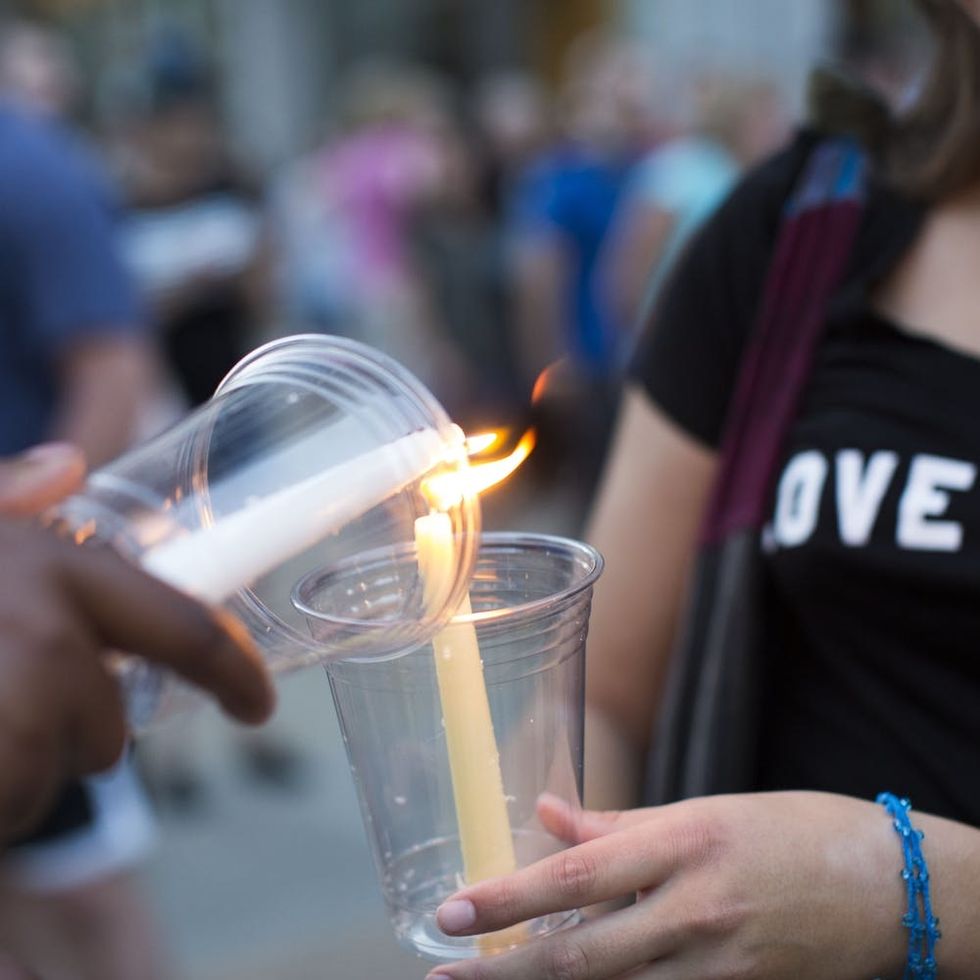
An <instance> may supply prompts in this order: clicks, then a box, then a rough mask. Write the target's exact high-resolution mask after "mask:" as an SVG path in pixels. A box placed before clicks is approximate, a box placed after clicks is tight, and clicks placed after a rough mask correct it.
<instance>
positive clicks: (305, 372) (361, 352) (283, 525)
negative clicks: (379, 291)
mask: <svg viewBox="0 0 980 980" xmlns="http://www.w3.org/2000/svg"><path fill="white" fill-rule="evenodd" d="M466 466H467V456H466V448H465V438H464V436H463V433H462V432H461V431H460V430H459V429H458V428H457V427H456V426H455V425H453V424H452V422H451V421H450V419H449V418H448V416H447V415H446V413H445V411H444V410H443V409H442V407H441V406H440V405H439V403H438V402H437V401H436V400H435V398H434V397H433V396H432V395H431V394H430V393H429V392H428V390H427V389H426V388H425V387H424V386H423V385H422V384H421V383H420V382H419V381H418V380H417V379H416V378H414V377H413V376H412V375H411V374H409V373H408V372H407V371H406V370H405V369H404V368H402V367H401V366H400V365H398V364H396V363H395V362H394V361H392V360H391V359H390V358H388V357H385V355H383V354H381V353H380V352H378V351H375V350H372V349H370V348H368V347H365V346H364V345H362V344H356V343H354V342H352V341H348V340H342V339H340V338H336V337H326V336H320V335H305V336H299V337H289V338H284V339H282V340H278V341H275V342H273V343H271V344H267V345H266V346H265V347H262V348H260V349H259V350H257V351H255V352H254V353H252V354H250V355H249V356H248V357H246V358H245V359H244V360H243V361H242V362H241V363H240V364H238V365H237V366H236V367H235V368H234V370H233V371H232V372H231V373H230V374H229V375H228V377H227V378H226V379H225V380H224V381H223V382H222V384H221V386H220V387H219V389H218V391H217V392H216V394H215V396H214V398H212V399H211V400H210V401H209V402H207V403H206V404H205V405H202V406H201V407H200V408H198V409H197V410H196V411H195V412H193V413H192V414H191V415H189V416H188V417H187V418H185V419H184V420H183V421H181V422H180V423H178V424H177V425H175V426H174V427H173V428H171V429H168V430H167V431H166V432H163V433H161V434H160V435H158V436H157V437H155V438H154V439H152V440H151V441H150V442H148V443H146V444H144V445H142V446H139V447H137V448H135V449H134V450H132V451H131V452H129V453H127V454H126V455H124V456H122V457H120V458H119V459H117V460H115V461H114V462H112V463H110V464H109V465H108V466H105V467H104V468H103V469H101V470H99V471H97V472H95V473H93V474H92V475H91V477H90V478H89V480H88V482H87V484H86V485H85V487H84V488H83V490H82V491H81V492H80V493H78V494H76V495H75V496H73V497H70V498H69V499H68V500H66V501H64V502H63V503H62V504H60V505H59V507H58V508H57V512H56V513H55V515H54V520H55V521H56V525H57V526H58V527H59V528H60V529H61V530H62V532H63V533H66V534H69V535H71V536H72V537H74V538H75V540H76V541H78V542H79V543H84V542H87V541H92V540H100V541H104V542H108V543H110V544H112V545H113V546H114V547H116V548H117V549H118V550H119V551H121V552H122V553H124V554H126V555H128V556H129V557H131V558H132V559H133V560H134V561H136V562H138V563H139V564H141V565H142V566H143V567H144V568H145V569H146V570H147V571H149V572H151V573H153V574H155V575H157V576H159V577H160V578H162V579H164V580H165V581H167V582H170V583H171V584H173V585H176V586H177V587H178V588H181V589H184V590H185V591H187V592H190V593H191V594H193V595H196V596H198V597H199V598H202V599H205V600H208V601H210V602H213V603H222V604H224V605H225V606H226V607H227V608H228V609H229V610H230V611H231V612H232V613H234V615H235V616H236V617H237V618H238V619H239V620H240V621H241V622H242V623H243V624H244V625H245V626H246V627H247V629H248V630H249V632H250V633H251V635H252V637H253V639H254V641H255V643H256V645H257V647H258V648H259V650H260V651H261V653H262V655H263V657H264V658H265V660H266V662H267V664H268V665H269V667H270V669H271V670H273V671H274V672H285V671H288V670H294V669H297V668H299V667H303V666H307V665H309V664H312V663H316V662H318V661H320V660H322V659H324V658H327V657H330V656H342V655H345V654H348V655H349V654H351V653H352V652H355V651H356V652H357V653H358V654H359V655H383V654H386V653H390V652H391V651H393V650H397V649H403V648H404V647H405V646H406V645H407V644H409V643H418V642H421V641H422V640H425V639H426V638H427V637H430V636H431V635H432V634H433V632H434V631H435V630H436V629H437V628H438V627H439V626H440V625H441V624H442V623H444V622H445V621H446V620H447V619H448V618H449V617H450V616H451V615H452V612H453V609H455V608H456V607H455V605H454V597H453V596H452V595H451V594H449V595H448V596H447V599H448V601H447V602H446V603H444V604H443V605H442V606H438V605H436V606H433V605H432V604H431V603H427V602H425V601H424V596H423V589H422V585H421V583H420V581H419V580H418V578H417V576H415V577H413V576H411V575H408V574H406V575H403V576H402V577H401V579H400V589H399V590H398V591H390V592H389V593H388V595H387V596H386V602H385V605H384V607H383V608H377V609H373V610H371V611H370V615H368V616H366V617H365V618H358V617H350V618H349V619H348V620H347V621H346V622H344V623H343V624H337V628H336V629H335V630H333V631H332V633H331V635H330V637H329V641H328V642H325V643H322V644H320V643H317V642H315V641H314V639H313V638H312V637H311V636H310V633H309V631H308V630H307V629H306V625H305V623H304V621H303V619H302V617H301V616H300V615H299V614H298V613H297V612H296V610H295V609H294V608H293V606H292V603H291V601H290V595H291V590H292V587H293V585H294V583H295V582H296V580H297V579H298V578H300V577H301V576H302V575H304V574H305V573H306V572H307V571H309V570H310V569H311V568H317V567H320V566H322V565H323V564H326V563H336V562H339V561H343V560H345V559H347V558H349V557H351V556H354V555H358V554H361V553H363V552H364V551H366V550H369V549H375V550H380V551H386V552H390V553H391V554H396V553H398V549H399V548H402V547H403V546H404V545H405V544H406V543H410V542H411V541H412V540H413V531H414V527H415V521H416V519H418V518H419V517H420V516H422V515H427V514H430V513H432V512H433V510H436V511H439V512H440V513H441V514H442V515H443V517H444V518H445V519H446V520H448V521H449V522H450V524H451V526H452V530H453V542H454V545H455V548H454V550H453V552H452V555H451V572H450V577H451V579H452V588H451V589H450V590H449V591H450V593H452V592H455V601H458V599H459V597H460V596H461V595H462V594H463V593H464V592H465V589H466V583H467V581H468V579H469V575H470V572H471V570H472V567H473V558H474V555H475V552H476V540H477V538H478V535H479V504H478V501H477V499H476V498H475V497H472V496H470V497H460V498H459V499H458V500H457V499H454V500H451V501H449V502H447V503H446V504H445V505H440V504H439V502H437V501H436V502H434V501H433V500H432V499H430V496H431V495H427V493H426V487H427V481H429V480H430V479H431V478H433V477H436V476H442V475H449V476H453V475H455V474H458V473H461V472H464V471H465V469H466ZM117 669H118V672H119V675H120V677H121V680H122V683H123V688H124V692H125V695H126V700H127V706H128V709H129V714H130V721H131V723H132V725H133V726H134V727H135V728H137V729H139V728H143V727H146V726H147V725H150V724H152V723H155V722H157V721H159V720H162V719H163V718H165V717H167V716H168V715H169V714H173V713H175V712H176V711H177V710H181V709H183V708H186V707H187V706H189V705H190V704H194V703H196V701H195V695H194V693H193V692H192V691H191V689H190V688H189V687H187V686H186V685H183V684H180V683H178V682H176V680H175V679H174V678H173V677H172V676H171V675H169V674H168V673H167V672H165V671H162V670H159V669H157V668H154V667H151V666H150V665H148V664H146V663H144V662H142V661H139V660H136V659H132V658H126V659H120V660H119V661H118V663H117Z"/></svg>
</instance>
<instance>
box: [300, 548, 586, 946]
mask: <svg viewBox="0 0 980 980" xmlns="http://www.w3.org/2000/svg"><path fill="white" fill-rule="evenodd" d="M421 549H422V543H421V538H420V539H419V546H418V552H415V551H411V550H407V551H406V553H405V554H404V555H402V556H400V557H399V558H398V559H397V560H396V562H395V565H394V567H393V566H392V565H391V562H390V556H377V559H376V560H373V561H372V560H371V559H370V558H369V557H368V556H365V557H364V559H362V560H360V561H358V562H356V563H348V564H346V565H341V566H337V567H334V568H331V569H326V570H320V571H314V572H313V573H311V574H310V575H308V576H307V577H306V578H305V579H303V580H302V581H301V582H300V583H299V585H298V586H297V588H296V592H295V596H294V601H295V603H296V605H297V608H299V609H301V610H302V611H303V613H304V615H306V617H307V620H308V622H309V627H310V630H311V632H312V634H313V635H314V636H318V635H320V636H325V637H327V636H330V635H331V634H332V632H333V630H335V629H336V628H337V624H338V623H341V624H342V623H344V622H347V621H349V620H358V619H363V618H365V617H366V616H368V615H369V614H370V613H369V610H370V609H373V608H379V607H381V608H383V607H384V605H385V602H386V595H387V592H388V591H389V590H390V589H392V588H395V589H396V590H397V585H393V582H396V581H397V579H398V577H399V576H400V575H401V574H406V575H410V574H412V572H411V569H412V568H414V566H416V564H417V563H418V561H419V559H421V558H423V557H424V556H423V555H422V554H421V553H420V552H421ZM423 564H424V562H423ZM601 570H602V559H601V557H600V556H599V555H598V553H597V552H596V551H595V550H594V549H592V548H590V547H588V546H587V545H584V544H579V543H576V542H573V541H568V540H565V539H561V538H553V537H548V536H542V535H511V534H488V535H485V536H484V537H483V540H482V544H481V548H480V551H479V554H478V556H477V561H476V567H475V572H474V577H473V580H472V582H471V584H470V592H469V601H470V609H469V610H468V611H467V609H466V602H465V600H464V603H463V610H464V611H463V612H461V614H460V615H458V616H457V617H455V618H454V619H453V620H452V621H451V623H450V624H449V626H448V627H447V628H446V629H445V630H443V631H441V632H439V633H438V634H437V635H436V636H435V638H434V639H433V640H432V641H429V642H425V643H423V644H419V645H415V646H412V647H407V648H406V649H405V650H404V651H401V652H399V653H396V654H393V655H391V656H388V657H385V658H382V659H367V658H363V657H356V656H355V657H346V658H343V659H335V660H332V661H331V662H330V663H329V664H327V674H328V676H329V678H330V684H331V688H332V690H333V695H334V701H335V703H336V706H337V711H338V714H339V718H340V724H341V729H342V731H343V735H344V741H345V744H346V747H347V753H348V758H349V761H350V766H351V772H352V773H353V776H354V782H355V785H356V788H357V792H358V796H359V799H360V804H361V810H362V814H363V816H364V821H365V827H366V830H367V834H368V837H369V839H370V842H371V845H372V849H373V852H374V858H375V861H376V864H377V869H378V874H379V877H380V881H381V888H382V892H383V894H384V899H385V903H386V905H387V907H388V911H389V914H390V916H391V921H392V924H393V926H394V929H395V933H396V935H397V936H398V938H399V940H400V941H401V942H402V943H403V944H404V945H406V946H408V947H409V948H411V949H413V950H415V951H417V952H418V953H420V954H422V955H424V956H427V957H429V958H432V959H435V960H453V959H459V958H466V957H468V956H476V955H480V954H482V953H486V952H492V951H495V950H499V949H503V948H507V947H509V946H512V945H515V944H517V943H520V942H524V941H526V940H528V939H532V938H534V937H538V936H543V935H546V934H547V933H550V932H552V931H554V930H556V929H559V928H562V927H563V926H566V925H570V924H572V922H574V921H575V920H576V918H577V916H576V914H575V913H565V914H562V915H551V916H545V917H542V918H540V919H537V920H534V921H532V922H530V923H527V924H525V925H524V926H522V927H519V928H518V929H512V930H507V931H506V932H503V933H499V934H496V935H490V936H485V937H478V938H451V937H448V936H446V935H444V934H443V933H442V931H441V930H440V929H439V927H438V925H437V924H436V921H435V912H436V909H437V908H438V906H439V904H440V903H441V902H442V901H443V900H444V899H446V898H447V897H448V896H449V895H450V894H452V893H453V892H454V891H456V890H457V889H458V888H460V887H461V886H462V885H464V884H466V883H467V882H468V881H474V880H482V878H485V877H488V876H490V875H493V874H498V873H507V871H511V870H514V869H515V868H518V867H524V866H526V865H528V864H531V863H533V862H534V861H537V860H539V859H541V858H543V857H546V856H547V855H549V854H552V853H555V852H556V851H558V850H560V849H561V848H562V847H563V846H564V845H563V844H562V843H561V842H560V841H558V840H556V839H555V838H553V837H551V836H550V835H549V834H547V833H546V832H545V831H544V829H543V828H542V826H541V824H540V822H539V821H538V818H537V815H536V803H537V800H538V798H539V796H540V795H541V794H542V793H544V792H549V793H552V794H555V795H557V796H559V797H561V798H563V799H565V800H567V801H569V802H572V803H576V804H577V803H578V802H579V800H580V798H581V790H582V760H583V715H584V667H585V639H586V634H587V631H588V621H589V611H590V607H591V599H592V588H593V585H594V583H595V581H596V580H597V578H598V577H599V574H600V573H601ZM471 645H472V646H471ZM468 647H471V649H467V648H468ZM474 652H475V655H476V664H477V666H476V670H475V671H474V670H472V669H471V668H472V664H467V663H466V660H467V657H468V656H469V655H470V654H472V653H474ZM481 661H482V669H481V668H480V664H481ZM481 701H482V705H481ZM484 711H485V712H486V719H485V722H484V720H483V719H482V718H481V715H482V714H483V712H484Z"/></svg>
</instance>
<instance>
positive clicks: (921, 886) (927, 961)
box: [878, 793, 942, 980]
mask: <svg viewBox="0 0 980 980" xmlns="http://www.w3.org/2000/svg"><path fill="white" fill-rule="evenodd" d="M878 802H879V803H880V804H881V805H882V806H883V807H884V808H885V810H886V811H887V812H888V814H889V815H890V816H891V817H892V818H893V822H894V826H895V830H897V831H898V835H899V837H900V838H901V841H902V853H903V855H904V857H905V867H904V868H903V869H902V880H903V881H904V882H905V886H906V888H907V890H908V911H907V912H906V913H905V915H903V916H902V925H904V926H905V928H906V929H908V933H909V947H908V959H907V961H906V964H905V974H904V980H936V943H937V942H938V941H939V939H940V937H941V936H942V933H941V932H940V931H939V919H937V918H936V917H935V916H934V915H933V914H932V900H931V898H930V897H929V869H928V868H927V867H926V859H925V858H924V857H923V856H922V848H921V847H920V846H919V843H920V841H921V840H922V838H923V837H924V836H925V835H924V834H923V833H922V831H921V830H916V829H915V828H914V827H913V826H912V823H911V821H910V820H909V810H911V809H912V804H911V803H910V802H909V801H908V800H905V799H901V800H900V799H899V798H898V797H897V796H894V795H892V794H891V793H881V794H879V796H878Z"/></svg>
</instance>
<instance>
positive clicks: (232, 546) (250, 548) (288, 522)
mask: <svg viewBox="0 0 980 980" xmlns="http://www.w3.org/2000/svg"><path fill="white" fill-rule="evenodd" d="M445 456H446V448H445V442H444V440H443V438H442V437H441V436H440V435H439V434H438V433H437V432H436V431H435V430H434V429H422V430H420V431H418V432H413V433H411V434H410V435H407V436H403V437H402V438H400V439H396V440H395V441H393V442H391V443H388V444H386V445H383V446H379V447H378V448H376V449H373V450H371V451H370V452H366V453H362V454H361V455H359V456H355V457H353V458H351V459H349V460H347V461H345V462H343V463H338V464H337V465H336V466H332V467H330V468H329V469H327V470H325V471H324V472H323V473H318V474H316V475H315V476H311V477H308V478H307V479H305V480H303V481H301V482H300V483H296V484H294V485H293V486H291V487H286V488H285V489H284V490H279V491H276V492H275V493H271V494H269V495H268V496H266V497H263V498H261V499H259V500H256V501H255V502H254V503H251V504H248V505H247V506H245V507H243V508H242V509H241V510H238V511H235V512H234V513H232V514H229V515H228V516H227V517H221V518H219V519H218V520H217V521H216V522H215V523H214V524H212V525H210V526H207V527H202V528H200V529H198V530H196V531H192V532H191V533H189V534H186V535H184V536H182V537H177V538H173V539H172V540H169V541H166V542H164V543H163V544H161V545H159V546H157V547H156V548H153V549H152V550H151V551H149V552H147V553H146V554H145V555H144V556H143V559H142V563H143V567H144V568H145V569H146V570H147V571H149V572H151V573H152V574H153V575H156V576H157V577H158V578H161V579H163V580H164V581H165V582H169V583H170V584H171V585H174V586H176V587H178V588H180V589H183V590H184V591H186V592H190V593H192V594H193V595H196V596H197V597H198V598H200V599H204V600H205V601H208V602H221V601H222V600H224V599H226V598H228V597H229V596H230V595H232V594H233V593H234V592H235V591H236V590H237V589H239V588H240V587H241V586H243V585H245V584H246V583H248V582H251V581H254V580H255V579H257V578H259V577H260V576H261V575H264V574H266V573H267V572H269V571H271V570H272V569H273V568H275V567H276V566H277V565H280V564H282V563H283V562H284V561H287V560H288V559H289V558H292V557H294V556H295V555H297V554H299V553H300V552H302V551H304V550H305V549H306V548H308V547H311V546H312V545H313V544H315V543H316V542H317V541H319V540H321V539H322V538H325V537H326V536H327V535H329V534H332V533H335V532H337V531H339V530H341V528H343V527H344V525H345V524H347V523H349V522H350V521H352V520H354V519H355V518H357V517H359V516H361V515H362V514H364V513H366V512H367V511H368V510H370V509H371V508H372V507H375V506H377V505H378V504H380V503H382V502H383V501H384V500H386V499H387V498H388V497H390V496H391V495H392V494H395V493H397V492H399V491H400V490H402V489H404V488H405V487H406V486H408V485H409V484H410V483H412V482H414V481H415V480H417V479H419V478H420V477H422V476H424V475H425V474H426V473H428V472H429V471H430V470H431V469H432V468H433V467H434V466H436V465H437V464H438V463H439V462H440V461H441V460H443V459H444V458H445Z"/></svg>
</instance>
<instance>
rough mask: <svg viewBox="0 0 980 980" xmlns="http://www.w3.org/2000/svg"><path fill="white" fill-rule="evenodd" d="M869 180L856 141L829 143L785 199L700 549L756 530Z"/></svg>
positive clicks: (854, 234)
mask: <svg viewBox="0 0 980 980" xmlns="http://www.w3.org/2000/svg"><path fill="white" fill-rule="evenodd" d="M867 177H868V165H867V158H866V157H865V155H864V153H863V151H862V150H861V149H860V147H859V146H858V145H857V144H856V143H855V142H854V141H852V140H847V139H830V140H826V141H824V142H822V143H820V144H819V145H818V146H817V147H816V148H815V149H814V151H813V152H812V153H811V154H810V158H809V160H808V161H807V165H806V166H805V167H804V170H803V173H802V175H801V178H800V180H799V182H798V183H797V186H796V189H795V190H794V193H793V194H792V195H791V196H790V198H789V200H788V202H787V205H786V208H785V210H784V213H783V218H782V223H781V226H780V231H779V236H778V238H777V241H776V247H775V250H774V252H773V258H772V261H771V262H770V265H769V273H768V276H767V279H766V283H765V286H764V289H763V293H762V302H761V305H760V307H759V316H758V320H757V322H756V327H755V330H754V331H753V332H752V335H751V337H750V339H749V343H748V346H747V349H746V351H745V354H744V355H743V359H742V365H741V369H740V373H739V377H738V383H737V385H736V388H735V392H734V396H733V398H732V402H731V406H730V408H729V412H728V417H727V421H726V425H725V431H724V435H723V438H722V444H721V463H720V470H719V473H718V478H717V480H716V482H715V487H714V491H713V494H712V498H711V501H710V503H709V506H708V509H707V516H706V519H705V522H704V525H703V527H702V543H703V544H717V543H719V542H721V541H723V540H725V539H726V538H728V537H730V536H731V535H733V534H734V533H736V532H738V531H741V530H746V529H748V528H754V529H760V528H761V527H762V525H763V523H764V521H765V518H766V512H767V508H768V505H769V499H770V491H771V489H772V481H773V478H774V475H775V471H776V467H777V465H778V463H779V459H780V455H781V452H782V449H783V445H784V442H785V439H786V435H787V433H788V432H789V428H790V426H791V425H792V423H793V419H794V418H795V416H796V412H797V408H798V406H799V402H800V398H801V396H802V394H803V390H804V388H805V387H806V384H807V381H808V380H809V377H810V372H811V369H812V366H813V362H814V357H815V355H816V351H817V346H818V344H819V341H820V338H821V337H822V335H823V330H824V324H825V322H826V312H827V306H828V303H829V301H830V298H831V296H832V295H833V293H834V291H835V290H836V289H837V287H838V286H839V285H840V283H841V280H842V279H843V277H844V272H845V269H846V267H847V262H848V259H849V258H850V255H851V250H852V247H853V244H854V241H855V239H856V237H857V232H858V228H859V227H860V223H861V217H862V214H863V211H864V204H865V199H866V194H867Z"/></svg>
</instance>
